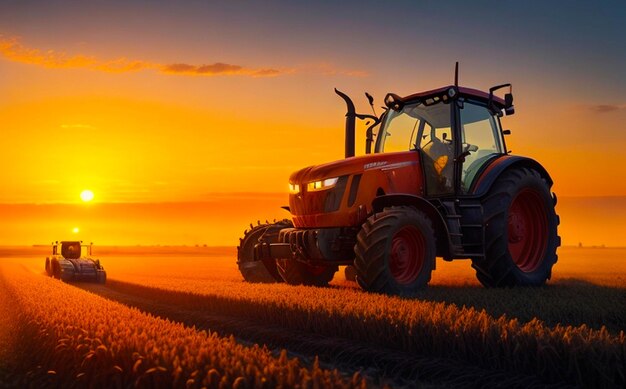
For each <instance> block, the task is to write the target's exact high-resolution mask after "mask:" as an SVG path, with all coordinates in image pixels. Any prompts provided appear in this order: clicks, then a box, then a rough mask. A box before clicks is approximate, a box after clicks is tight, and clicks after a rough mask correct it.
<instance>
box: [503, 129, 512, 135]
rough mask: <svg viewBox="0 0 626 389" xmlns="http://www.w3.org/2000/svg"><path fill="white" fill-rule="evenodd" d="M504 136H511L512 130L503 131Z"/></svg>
mask: <svg viewBox="0 0 626 389" xmlns="http://www.w3.org/2000/svg"><path fill="white" fill-rule="evenodd" d="M502 135H511V130H502Z"/></svg>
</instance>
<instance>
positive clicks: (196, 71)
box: [0, 36, 290, 77]
mask: <svg viewBox="0 0 626 389" xmlns="http://www.w3.org/2000/svg"><path fill="white" fill-rule="evenodd" d="M0 56H2V57H4V58H6V59H8V60H10V61H14V62H20V63H25V64H30V65H38V66H42V67H45V68H48V69H91V70H97V71H102V72H107V73H128V72H138V71H143V70H152V71H157V72H160V73H164V74H174V75H196V76H250V77H274V76H278V75H280V74H283V73H289V72H290V71H283V70H278V69H271V68H262V69H255V68H247V67H244V66H241V65H234V64H228V63H223V62H215V63H212V64H201V65H192V64H187V63H174V64H160V63H154V62H148V61H141V60H133V59H128V58H125V57H121V58H117V59H114V60H100V59H98V58H96V57H93V56H87V55H82V54H77V55H69V54H67V53H64V52H58V51H54V50H47V51H42V50H39V49H33V48H29V47H26V46H24V45H22V44H21V43H20V42H19V41H18V40H17V39H16V38H4V37H2V36H0Z"/></svg>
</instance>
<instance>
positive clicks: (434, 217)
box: [372, 194, 452, 259]
mask: <svg viewBox="0 0 626 389" xmlns="http://www.w3.org/2000/svg"><path fill="white" fill-rule="evenodd" d="M397 206H410V207H414V208H416V209H417V210H419V211H421V212H423V213H424V214H426V216H428V218H429V219H430V220H431V222H432V224H433V228H434V230H435V238H436V242H437V256H441V257H444V258H445V259H450V258H452V250H451V247H452V243H451V242H450V234H449V232H448V226H447V225H446V223H445V221H444V220H443V217H442V216H441V214H440V213H439V211H438V210H437V208H435V206H434V205H432V204H431V203H430V202H428V201H427V200H426V199H424V198H423V197H420V196H414V195H410V194H389V195H382V196H378V197H376V198H375V199H374V201H372V208H373V210H374V212H381V211H382V210H383V209H384V208H386V207H397Z"/></svg>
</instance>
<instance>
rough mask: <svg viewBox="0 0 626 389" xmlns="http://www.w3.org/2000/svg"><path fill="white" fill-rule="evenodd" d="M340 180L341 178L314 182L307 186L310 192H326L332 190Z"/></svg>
mask: <svg viewBox="0 0 626 389" xmlns="http://www.w3.org/2000/svg"><path fill="white" fill-rule="evenodd" d="M337 180H339V177H333V178H327V179H325V180H320V181H313V182H309V183H308V184H307V190H308V191H309V192H315V191H316V190H324V189H328V188H332V187H333V186H335V184H336V183H337Z"/></svg>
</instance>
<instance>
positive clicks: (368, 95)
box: [365, 92, 377, 116]
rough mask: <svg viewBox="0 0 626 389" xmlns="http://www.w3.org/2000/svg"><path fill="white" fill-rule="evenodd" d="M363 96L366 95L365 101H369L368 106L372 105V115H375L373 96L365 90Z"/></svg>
mask: <svg viewBox="0 0 626 389" xmlns="http://www.w3.org/2000/svg"><path fill="white" fill-rule="evenodd" d="M365 97H367V101H369V103H370V107H372V112H374V116H377V115H376V109H375V108H374V98H373V97H372V95H370V94H369V93H367V92H365Z"/></svg>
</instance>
